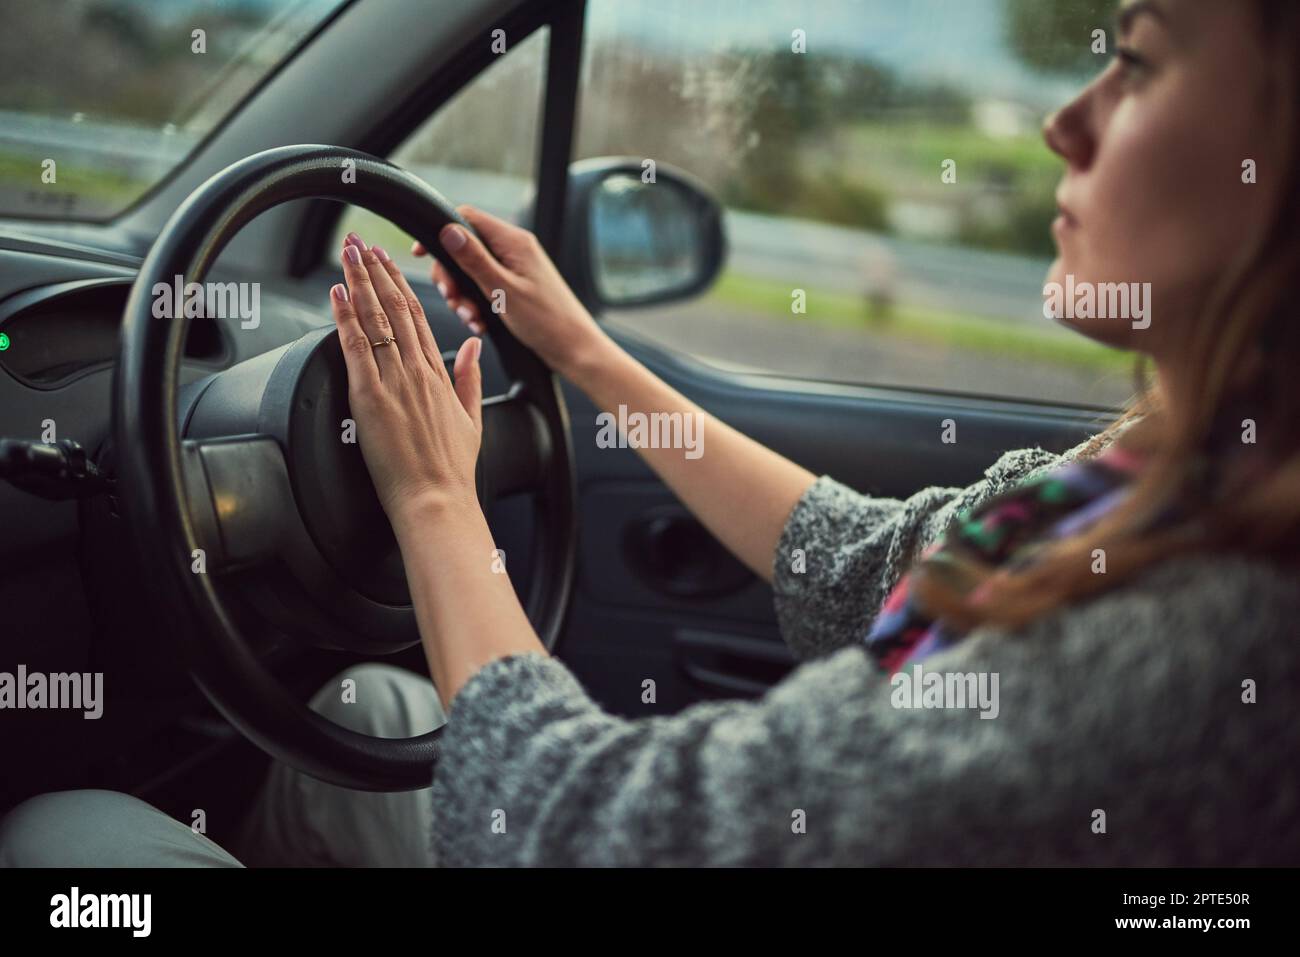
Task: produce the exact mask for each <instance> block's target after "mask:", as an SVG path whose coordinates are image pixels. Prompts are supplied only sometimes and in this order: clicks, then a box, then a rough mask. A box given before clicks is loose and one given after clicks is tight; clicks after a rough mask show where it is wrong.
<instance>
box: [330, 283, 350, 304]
mask: <svg viewBox="0 0 1300 957" xmlns="http://www.w3.org/2000/svg"><path fill="white" fill-rule="evenodd" d="M330 295H331V296H333V297H334V298H335V299H337V300H338V301H339V302H347V301H348V287H347V286H345V285H343V283H341V282H336V283H335V284H334V285H333V286H331V287H330Z"/></svg>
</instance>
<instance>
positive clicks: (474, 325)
mask: <svg viewBox="0 0 1300 957" xmlns="http://www.w3.org/2000/svg"><path fill="white" fill-rule="evenodd" d="M447 306H448V308H450V309H451V311H452V312H454V313H455V314H456V318H457V319H459V320H460V324H461V325H462V326H464V327H465V328H466V329H468V330H469V331H470V332H472V333H474V335H476V336H481V335H483V333H484V332H485V331H486V329H487V327H486V326H484V325H483V320H482V319H480V318H479V314H478V307H477V306H476V305H474V303H472V302H470V301H469V300H468V299H449V300H448V301H447Z"/></svg>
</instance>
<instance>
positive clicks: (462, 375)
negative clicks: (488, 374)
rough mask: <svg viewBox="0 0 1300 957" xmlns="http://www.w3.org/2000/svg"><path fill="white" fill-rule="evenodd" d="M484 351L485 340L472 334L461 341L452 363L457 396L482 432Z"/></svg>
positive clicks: (475, 425)
mask: <svg viewBox="0 0 1300 957" xmlns="http://www.w3.org/2000/svg"><path fill="white" fill-rule="evenodd" d="M482 352H483V340H482V339H480V338H478V337H477V336H470V337H469V338H468V339H466V340H465V341H464V342H463V343H461V346H460V350H459V351H458V352H457V353H456V361H455V363H453V364H452V373H453V376H454V379H455V387H456V397H457V398H458V399H460V404H461V405H462V406H464V407H465V411H466V412H467V413H468V414H469V417H470V418H471V419H472V420H473V421H474V427H475V428H476V429H478V430H479V432H480V433H481V432H482V431H483V370H482V368H481V367H480V366H479V362H478V360H479V356H480V355H481V354H482Z"/></svg>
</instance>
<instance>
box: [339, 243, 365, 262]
mask: <svg viewBox="0 0 1300 957" xmlns="http://www.w3.org/2000/svg"><path fill="white" fill-rule="evenodd" d="M343 253H344V255H346V256H347V257H348V262H350V263H352V265H354V266H360V265H361V250H360V249H357V247H356V246H353V245H352V244H351V243H349V244H348V248H347V249H345V250H344V251H343Z"/></svg>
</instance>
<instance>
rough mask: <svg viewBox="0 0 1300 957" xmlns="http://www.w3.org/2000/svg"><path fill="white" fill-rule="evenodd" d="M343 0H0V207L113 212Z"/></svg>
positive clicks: (41, 213)
mask: <svg viewBox="0 0 1300 957" xmlns="http://www.w3.org/2000/svg"><path fill="white" fill-rule="evenodd" d="M344 2H346V0H284V2H277V3H270V2H248V3H224V4H214V3H212V2H211V0H168V2H167V3H160V2H157V0H81V2H78V3H7V4H5V5H4V15H3V18H4V28H3V29H0V63H3V64H4V70H5V80H4V83H3V84H0V214H3V215H9V216H34V217H40V218H49V219H59V218H68V219H108V218H111V217H112V216H114V215H116V214H117V213H119V212H121V211H122V210H124V209H125V208H126V207H127V206H129V205H130V204H131V203H133V202H134V201H135V200H137V199H139V198H140V196H142V195H143V194H144V193H145V192H146V191H147V190H148V189H149V188H150V187H152V186H153V185H154V184H155V183H157V182H159V181H160V180H162V179H163V178H164V177H165V176H166V175H167V174H168V173H169V172H171V170H172V169H174V168H175V167H176V166H178V165H179V164H180V163H181V162H182V161H183V160H184V159H185V157H187V156H188V155H189V154H190V151H191V150H193V149H194V147H195V146H196V145H197V144H198V143H199V141H200V140H202V139H203V137H204V136H206V135H207V134H208V133H209V132H210V131H211V130H212V129H213V128H214V127H215V126H216V125H217V124H218V123H219V122H220V121H221V120H222V119H223V118H224V117H225V116H226V114H228V113H229V112H230V111H231V110H232V109H233V108H234V107H235V106H236V105H237V104H238V103H239V102H240V100H242V99H243V98H244V96H246V95H247V94H248V93H249V92H250V91H251V90H252V89H253V88H254V87H255V86H256V85H257V84H258V83H259V82H260V81H261V80H262V79H263V78H264V77H265V76H267V75H268V74H269V73H270V72H271V71H272V70H273V69H274V68H275V67H276V66H277V65H278V64H279V63H281V62H282V61H283V60H284V59H285V58H286V57H287V56H288V55H289V54H290V53H291V52H292V51H293V50H294V49H295V48H296V47H297V46H298V44H299V43H300V42H301V41H302V40H303V39H304V38H305V37H306V36H307V35H308V34H309V33H311V31H312V30H313V29H315V28H316V27H317V26H319V25H320V24H321V23H322V22H323V21H324V20H325V19H326V17H328V16H329V15H330V13H332V12H333V11H334V9H335V8H337V7H339V6H340V5H342V4H343V3H344ZM37 37H39V38H40V39H39V42H33V38H37Z"/></svg>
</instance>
